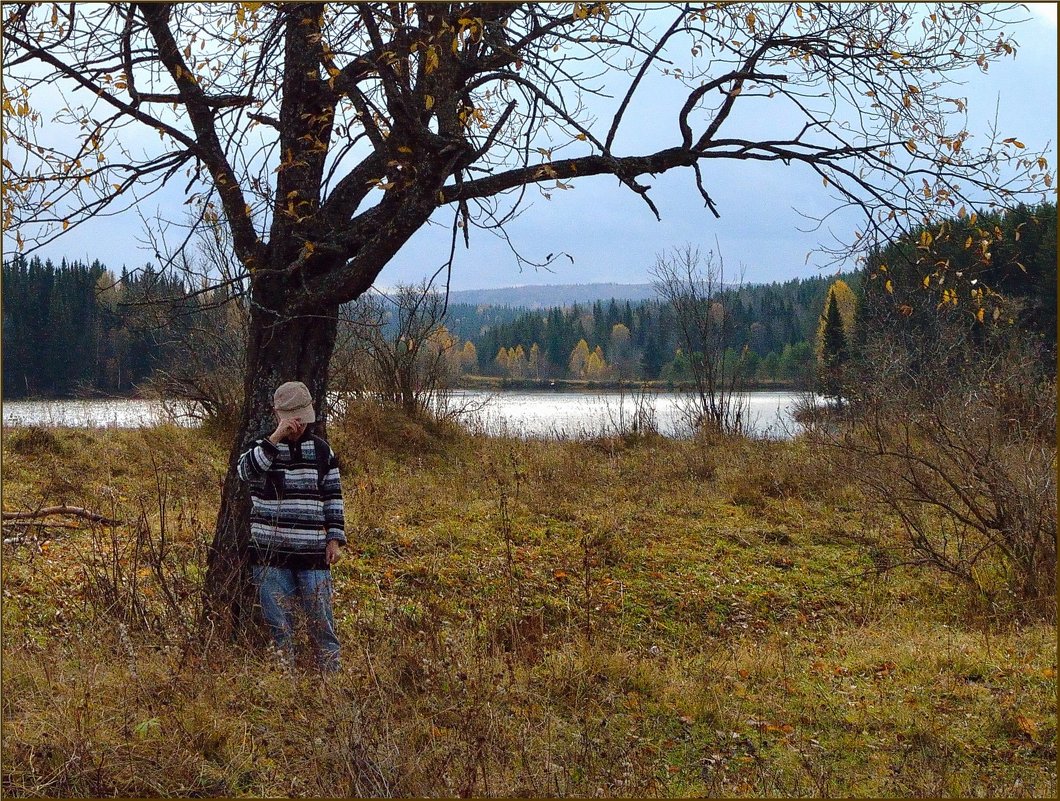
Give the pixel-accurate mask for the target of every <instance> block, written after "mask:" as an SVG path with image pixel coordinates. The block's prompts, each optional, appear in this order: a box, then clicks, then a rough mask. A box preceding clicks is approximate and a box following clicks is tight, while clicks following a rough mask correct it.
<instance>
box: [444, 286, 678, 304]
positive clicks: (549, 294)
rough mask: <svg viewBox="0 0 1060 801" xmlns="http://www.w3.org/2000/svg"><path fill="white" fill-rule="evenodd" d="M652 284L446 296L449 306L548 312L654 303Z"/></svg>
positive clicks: (504, 289)
mask: <svg viewBox="0 0 1060 801" xmlns="http://www.w3.org/2000/svg"><path fill="white" fill-rule="evenodd" d="M656 297H657V296H656V294H655V290H654V288H652V285H651V284H556V285H533V286H510V287H501V288H500V289H462V290H458V291H455V292H450V293H449V301H450V302H451V303H467V304H469V305H472V306H513V307H519V308H523V309H548V308H552V307H554V306H571V305H573V304H575V303H592V302H593V301H596V300H611V298H614V299H615V300H622V301H624V300H628V301H638V300H655V299H656Z"/></svg>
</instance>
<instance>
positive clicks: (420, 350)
mask: <svg viewBox="0 0 1060 801" xmlns="http://www.w3.org/2000/svg"><path fill="white" fill-rule="evenodd" d="M445 312H446V298H445V295H443V294H440V293H438V292H436V291H435V290H434V289H433V287H432V286H431V284H430V283H429V282H421V283H420V284H418V285H412V286H399V287H398V288H397V289H395V290H394V291H393V292H391V293H388V294H386V295H364V296H362V297H361V298H360V299H358V300H357V302H356V303H353V304H349V305H348V306H346V307H345V308H344V310H343V314H342V319H341V321H340V326H339V329H340V332H339V337H340V342H339V343H338V345H337V347H336V355H335V357H334V358H333V362H332V386H333V387H334V388H335V389H336V390H338V391H339V392H340V393H343V392H344V393H347V394H349V395H353V396H355V397H369V398H373V399H376V400H379V401H381V402H382V403H383V404H384V405H390V406H394V407H396V408H398V409H401V410H402V411H403V412H404V413H405V414H407V415H408V416H410V417H417V416H422V415H426V414H428V413H432V412H437V411H438V410H439V409H447V408H448V404H447V403H446V402H445V398H446V394H447V390H448V389H449V388H450V387H451V386H452V383H453V378H454V376H453V373H454V367H453V361H454V359H453V340H452V337H450V336H449V333H448V331H446V329H445V325H444V324H443V321H444V319H445Z"/></svg>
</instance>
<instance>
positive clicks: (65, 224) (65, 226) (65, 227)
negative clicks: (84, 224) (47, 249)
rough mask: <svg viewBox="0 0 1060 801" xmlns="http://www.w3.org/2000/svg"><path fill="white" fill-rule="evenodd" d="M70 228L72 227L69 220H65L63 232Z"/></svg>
mask: <svg viewBox="0 0 1060 801" xmlns="http://www.w3.org/2000/svg"><path fill="white" fill-rule="evenodd" d="M69 227H70V221H69V220H63V230H64V231H65V230H66V229H67V228H69Z"/></svg>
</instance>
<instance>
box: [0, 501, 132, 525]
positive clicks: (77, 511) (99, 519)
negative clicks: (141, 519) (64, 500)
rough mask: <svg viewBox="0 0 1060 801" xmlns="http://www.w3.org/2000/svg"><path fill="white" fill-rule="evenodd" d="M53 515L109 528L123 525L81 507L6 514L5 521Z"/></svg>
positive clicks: (56, 507)
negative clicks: (69, 517) (73, 518)
mask: <svg viewBox="0 0 1060 801" xmlns="http://www.w3.org/2000/svg"><path fill="white" fill-rule="evenodd" d="M52 515H74V516H75V517H83V518H85V519H86V520H92V521H94V522H96V523H103V524H104V525H107V526H120V525H122V521H121V520H111V519H110V518H109V517H104V516H103V515H100V514H96V513H95V512H90V511H88V510H87V509H82V508H81V507H79V506H67V505H66V504H63V505H62V506H45V507H44V508H43V509H38V510H37V511H35V512H4V513H3V519H4V520H30V519H35V518H38V517H51V516H52Z"/></svg>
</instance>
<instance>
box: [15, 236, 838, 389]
mask: <svg viewBox="0 0 1060 801" xmlns="http://www.w3.org/2000/svg"><path fill="white" fill-rule="evenodd" d="M828 286H829V279H826V278H813V279H805V280H793V281H788V282H786V283H783V284H776V283H775V284H768V285H756V286H747V287H743V288H742V289H741V290H740V291H739V292H735V291H730V292H727V293H725V296H724V297H722V298H720V299H719V300H720V301H721V302H722V303H724V304H725V306H726V307H727V308H729V310H730V313H731V314H733V315H734V316H735V318H736V319H737V320H738V321H739V322H738V325H737V328H738V330H739V331H740V332H742V336H741V338H740V339H739V340H737V341H736V342H734V343H733V347H734V348H735V349H736V350H737V351H741V352H743V353H744V358H745V359H750V360H752V362H753V365H754V366H755V368H756V370H757V375H758V376H760V377H761V378H762V379H764V380H770V381H781V382H784V381H789V382H790V381H798V380H799V379H802V378H804V377H805V376H806V375H807V374H808V373H807V371H808V370H809V369H810V367H811V362H812V353H813V351H812V345H811V343H812V339H813V333H814V330H815V329H816V327H817V324H818V318H819V317H820V314H821V310H822V309H823V304H824V299H825V295H826V293H827V290H828ZM204 298H207V299H208V301H209V302H204ZM216 300H217V299H216V298H214V297H212V296H204V295H203V294H201V293H200V292H197V291H196V290H195V289H194V288H193V287H190V286H188V285H187V284H186V283H185V282H184V281H182V280H181V279H180V278H179V277H174V276H169V275H163V274H161V273H159V272H158V271H157V270H156V269H155V268H153V267H152V266H151V265H147V266H145V267H143V268H140V269H137V270H131V271H130V270H127V269H124V268H123V269H122V270H121V272H120V273H115V272H113V271H112V270H110V269H109V268H108V267H107V266H106V265H104V264H101V263H100V262H99V261H93V262H92V263H91V264H85V263H83V262H79V261H66V260H63V261H62V262H61V263H60V264H59V265H55V264H54V263H52V262H51V261H42V260H41V259H40V258H37V257H31V258H28V259H26V258H15V259H11V260H9V261H5V262H4V264H3V375H4V395H5V397H8V398H25V397H41V398H49V397H54V398H63V397H74V396H88V395H94V394H101V395H128V394H132V393H135V392H136V390H137V387H138V386H139V385H142V384H143V382H145V381H147V380H148V379H149V378H150V377H151V376H152V374H153V373H154V371H155V370H157V369H158V368H159V367H162V366H165V365H166V364H167V363H169V362H171V361H172V360H179V359H181V358H182V355H181V353H182V348H186V347H188V338H187V337H184V336H182V335H181V329H183V330H184V331H188V330H191V329H193V328H195V327H196V326H197V322H196V317H197V316H198V315H200V314H202V315H206V314H210V313H211V312H212V310H213V308H214V307H215V305H216ZM237 302H238V301H237ZM232 319H233V324H234V320H235V319H236V318H235V317H234V316H233V318H232ZM444 324H445V326H446V329H447V331H448V333H449V334H450V336H451V337H452V338H453V343H454V345H455V346H456V347H457V348H458V349H461V348H465V347H466V345H467V343H471V349H472V351H473V352H474V354H475V360H474V361H472V362H470V363H468V362H467V361H466V360H465V362H463V364H464V372H466V373H470V374H474V373H477V374H480V375H488V376H497V377H503V378H524V379H564V378H573V379H579V378H581V379H585V378H588V379H590V380H593V379H597V380H640V379H644V380H670V381H680V380H684V379H685V378H687V371H688V367H687V359H685V358H683V354H682V353H681V352H680V342H679V336H678V332H677V326H676V320H675V318H674V314H673V311H672V309H671V308H670V307H669V305H667V304H665V303H662V302H660V301H638V302H633V303H630V302H629V301H620V300H614V299H612V300H609V301H596V302H595V303H592V304H583V305H579V304H574V305H572V306H569V307H562V308H561V307H554V308H551V309H548V310H543V311H541V310H534V311H531V310H529V309H519V308H511V307H500V306H482V305H471V304H460V303H457V304H450V305H449V308H448V311H447V313H446V316H445V319H444ZM583 341H584V344H583V345H582V346H581V347H582V348H583V349H587V351H586V356H587V357H595V358H587V359H582V360H581V362H580V363H579V361H578V358H577V356H575V363H574V366H573V368H572V364H571V358H572V355H575V354H576V352H577V351H578V350H579V343H581V342H583ZM745 347H746V349H745ZM498 353H501V354H502V355H501V358H500V359H498ZM531 354H533V358H531Z"/></svg>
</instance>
